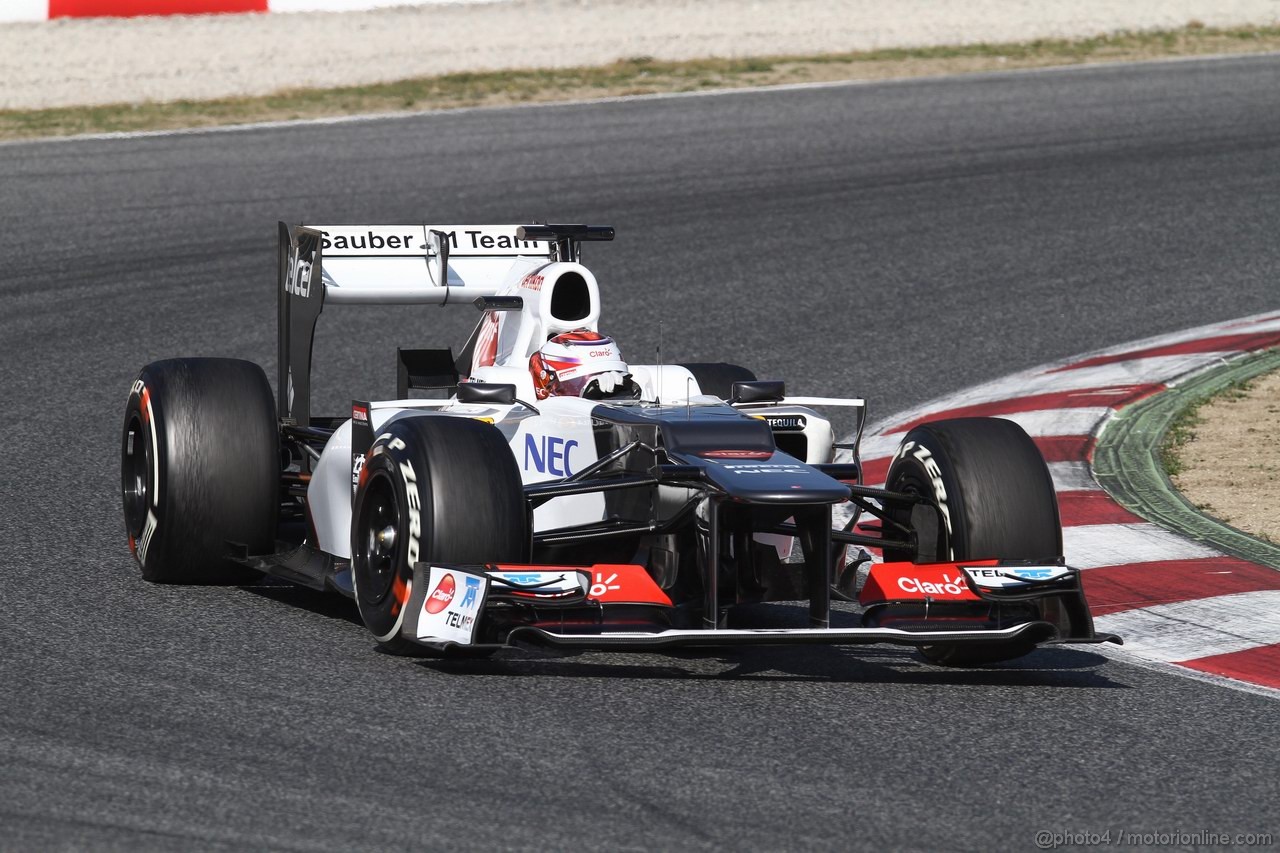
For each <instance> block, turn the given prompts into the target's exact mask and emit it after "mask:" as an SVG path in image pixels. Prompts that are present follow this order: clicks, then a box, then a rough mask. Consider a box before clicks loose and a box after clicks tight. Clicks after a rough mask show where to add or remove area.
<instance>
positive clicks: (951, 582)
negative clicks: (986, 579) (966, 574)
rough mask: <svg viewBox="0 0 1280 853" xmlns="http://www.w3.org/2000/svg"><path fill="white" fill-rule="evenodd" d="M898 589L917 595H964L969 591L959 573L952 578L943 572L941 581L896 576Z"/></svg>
mask: <svg viewBox="0 0 1280 853" xmlns="http://www.w3.org/2000/svg"><path fill="white" fill-rule="evenodd" d="M898 589H900V590H902V591H903V592H910V593H915V594H917V595H920V594H924V595H964V594H965V593H967V592H968V591H969V589H968V587H967V586H966V584H965V582H964V578H962V577H960V576H959V575H957V576H956V577H954V578H953V577H951V576H949V575H945V574H944V575H943V576H942V582H941V583H934V582H933V581H922V580H920V579H919V578H898Z"/></svg>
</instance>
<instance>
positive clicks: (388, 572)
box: [351, 415, 532, 655]
mask: <svg viewBox="0 0 1280 853" xmlns="http://www.w3.org/2000/svg"><path fill="white" fill-rule="evenodd" d="M531 542H532V539H531V532H530V519H529V513H528V507H527V505H526V503H525V499H524V487H523V485H522V484H521V480H520V471H519V469H518V468H517V466H516V462H515V457H514V456H512V454H511V448H510V447H508V446H507V442H506V439H504V438H503V437H502V433H501V432H499V431H498V430H497V429H496V428H495V427H493V426H491V425H489V424H485V423H481V422H480V421H475V420H471V419H470V418H458V417H450V416H447V415H428V416H418V417H406V418H401V419H399V420H396V421H393V422H392V423H391V424H390V425H388V426H387V427H385V428H384V429H382V430H381V432H380V435H379V436H378V439H377V441H375V442H374V444H373V447H372V448H370V450H369V453H368V455H367V457H366V459H365V463H364V467H363V469H362V470H361V473H360V482H359V486H358V488H357V491H356V499H355V506H354V507H353V509H352V515H351V575H352V579H353V581H354V583H355V592H356V603H357V605H358V606H359V608H360V618H361V619H362V620H363V621H364V624H365V626H366V627H368V628H369V630H370V631H371V632H372V633H373V635H374V637H375V638H376V639H377V641H378V643H379V644H380V645H381V646H382V648H383V649H385V650H387V651H389V652H392V653H395V654H413V655H423V654H429V652H428V650H426V649H425V648H424V647H422V646H419V645H417V644H416V643H413V642H411V641H409V640H405V639H403V638H402V637H401V636H400V627H401V625H402V624H403V622H404V616H405V608H406V605H407V604H408V601H409V595H410V593H411V592H412V584H413V565H414V563H415V562H420V563H458V564H464V565H465V564H473V565H474V564H484V563H527V562H528V561H529V553H530V549H531Z"/></svg>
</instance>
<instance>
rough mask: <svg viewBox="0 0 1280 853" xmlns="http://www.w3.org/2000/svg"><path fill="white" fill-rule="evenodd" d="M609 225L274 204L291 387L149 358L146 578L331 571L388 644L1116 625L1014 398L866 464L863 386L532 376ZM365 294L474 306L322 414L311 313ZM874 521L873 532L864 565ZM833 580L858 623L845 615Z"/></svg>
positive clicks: (140, 556) (1079, 630)
mask: <svg viewBox="0 0 1280 853" xmlns="http://www.w3.org/2000/svg"><path fill="white" fill-rule="evenodd" d="M613 236H614V233H613V229H612V228H608V227H596V226H583V225H526V226H514V225H512V226H473V227H468V226H429V225H427V226H424V225H412V226H319V227H290V226H288V225H286V224H284V223H281V225H280V255H279V280H278V285H277V292H278V300H279V311H278V324H279V364H278V368H279V374H278V383H277V389H278V392H279V393H278V395H275V396H273V394H272V391H271V387H270V385H269V384H268V381H267V378H266V375H265V374H264V372H263V370H262V369H261V368H260V367H258V366H257V365H255V364H252V363H250V362H246V361H238V360H232V359H213V358H184V359H173V360H167V361H159V362H155V363H152V364H149V365H147V366H146V367H144V368H143V369H142V371H141V373H140V374H139V376H138V378H137V380H136V381H135V382H134V384H133V387H132V389H131V391H130V394H129V398H128V403H127V406H126V411H125V419H124V430H123V440H122V486H123V497H124V516H125V526H126V529H127V532H128V536H129V546H130V549H131V550H132V553H133V554H134V556H135V558H136V559H137V561H138V563H139V565H140V566H141V567H142V574H143V577H145V578H146V579H148V580H152V581H157V582H162V583H234V582H243V581H245V580H246V579H250V578H252V577H254V576H255V575H256V573H266V574H268V575H273V576H277V577H280V578H285V579H288V580H290V581H293V582H296V583H298V584H302V585H304V586H308V587H313V588H315V589H322V590H323V589H329V590H335V591H337V592H338V593H340V594H342V595H345V596H348V597H350V598H352V599H354V600H355V602H356V604H357V606H358V607H359V612H360V616H361V618H362V620H363V622H364V624H365V625H366V626H368V628H369V630H370V631H371V632H372V633H373V635H374V637H375V638H376V639H377V642H378V643H380V644H381V645H382V646H384V647H385V648H387V649H388V650H391V651H395V652H402V653H419V654H485V653H488V652H491V651H493V650H496V649H499V648H501V647H503V646H509V645H533V646H543V647H560V648H577V649H583V648H627V649H663V648H670V647H677V646H722V645H731V644H778V643H897V644H903V645H910V646H917V647H919V648H920V649H921V650H922V652H923V653H924V654H925V655H926V656H927V657H928V658H929V659H931V660H934V661H937V662H941V663H954V664H972V663H981V662H987V661H995V660H1003V659H1008V658H1013V657H1017V656H1020V655H1022V654H1025V653H1027V652H1029V651H1030V650H1032V649H1033V648H1035V647H1036V646H1037V645H1040V644H1044V643H1065V642H1070V643H1080V642H1084V643H1092V642H1101V641H1105V640H1116V639H1117V638H1115V637H1111V636H1103V635H1097V634H1095V632H1094V630H1093V623H1092V620H1091V618H1090V615H1089V610H1088V607H1087V606H1086V604H1085V600H1084V596H1083V594H1082V592H1081V585H1080V577H1079V572H1077V571H1076V570H1075V569H1072V568H1070V567H1068V566H1066V565H1065V563H1064V561H1063V559H1062V533H1061V528H1060V525H1059V520H1058V509H1057V502H1056V498H1055V495H1054V490H1053V485H1052V482H1051V480H1050V477H1049V473H1048V470H1047V468H1046V466H1045V464H1044V461H1043V459H1042V457H1041V456H1040V454H1039V451H1038V450H1037V448H1036V446H1035V445H1034V444H1033V443H1032V441H1031V440H1030V439H1029V438H1028V437H1027V435H1026V434H1025V433H1024V432H1023V431H1022V430H1021V428H1019V427H1018V426H1017V425H1016V424H1014V423H1012V422H1010V421H1007V420H1000V419H987V418H973V419H962V420H948V421H938V422H934V423H927V424H925V425H923V426H919V427H917V428H915V429H913V430H912V431H911V432H910V433H908V434H907V435H906V437H905V440H904V441H903V443H902V445H901V447H900V449H899V451H898V453H897V456H896V457H895V459H894V461H893V463H892V465H891V467H890V469H889V473H888V476H887V479H886V483H885V486H884V487H883V488H871V487H869V486H867V485H865V484H863V483H862V478H861V471H860V466H859V461H858V452H857V443H858V442H857V437H855V439H854V440H853V441H852V442H850V443H849V444H847V445H846V444H840V443H838V442H837V441H836V438H835V436H834V434H833V429H832V426H831V421H830V420H829V419H828V418H827V417H824V416H823V415H822V414H821V412H823V411H828V412H830V411H832V409H831V407H845V408H846V409H848V410H851V411H852V412H853V413H854V414H856V416H857V423H858V424H859V426H858V436H860V435H861V424H862V423H863V422H864V413H865V408H864V406H863V401H861V400H847V399H832V398H813V397H789V396H787V394H786V392H785V388H784V385H783V383H782V382H780V381H761V380H758V379H756V377H755V376H753V375H752V374H751V373H750V372H749V371H747V370H745V369H743V368H741V367H736V366H733V365H727V364H683V365H677V364H666V365H652V364H651V365H634V364H633V365H622V370H625V375H621V376H616V377H614V378H615V379H616V380H619V381H616V382H611V383H610V385H611V387H610V388H609V389H608V391H607V392H606V391H602V390H601V389H600V388H599V387H594V388H588V389H586V390H585V391H584V392H583V393H582V394H581V395H579V394H568V393H562V394H555V393H550V394H548V393H547V390H546V389H545V388H542V387H539V386H538V385H537V384H536V383H535V376H534V374H532V373H531V372H530V361H531V359H533V358H534V357H535V356H536V355H538V353H539V352H540V351H541V350H542V349H543V347H544V346H545V345H546V344H547V342H548V341H549V340H551V339H554V338H557V336H563V335H565V334H566V333H579V334H585V335H587V337H586V338H585V339H587V340H599V335H598V334H597V335H596V336H595V337H592V336H591V335H589V334H587V333H598V320H599V317H600V291H599V287H598V284H597V282H596V278H595V276H594V275H592V273H591V271H590V270H589V269H587V267H585V266H583V265H582V263H581V248H582V245H583V244H584V243H586V242H589V241H601V240H611V239H613ZM350 304H378V305H393V304H437V305H459V306H466V307H469V306H475V307H476V308H478V309H479V310H480V312H481V316H480V321H479V323H478V325H477V327H476V330H475V332H474V333H473V334H472V336H471V338H470V340H469V341H468V342H467V344H466V345H465V347H464V348H463V349H462V351H461V353H460V354H459V355H457V356H455V355H454V353H453V352H452V351H451V350H449V349H426V350H423V349H413V350H406V349H401V350H399V351H398V393H397V399H395V400H387V401H367V400H357V401H354V402H353V403H352V406H351V411H350V412H349V413H344V414H343V415H341V416H339V417H321V416H317V415H314V414H313V413H312V411H311V351H312V342H313V337H314V331H315V324H316V321H317V320H318V318H319V316H320V313H321V309H322V308H324V307H325V306H326V305H350ZM471 310H475V309H474V308H472V309H471ZM616 355H617V354H616V352H613V353H611V355H610V357H611V358H612V357H614V356H616ZM424 394H425V395H426V396H423V395H424ZM838 452H839V453H840V458H842V459H843V460H844V461H836V460H837V453H838ZM846 519H847V520H846ZM864 548H866V549H873V550H875V551H877V552H878V553H879V554H880V555H882V557H883V561H875V562H872V563H870V568H869V571H868V570H867V565H868V564H867V562H865V561H863V560H862V559H861V558H865V557H867V556H868V555H867V553H866V552H864V551H862V549H864ZM851 553H852V554H855V555H856V556H855V557H854V558H853V559H849V558H848V556H847V555H849V554H851ZM860 564H861V567H862V572H861V575H860V573H859V571H858V569H859V565H860ZM860 578H865V579H864V580H861V579H860ZM833 597H834V598H837V599H841V600H846V601H857V602H858V603H859V604H860V605H861V607H860V609H859V610H856V611H855V612H860V617H859V618H860V624H856V626H854V627H836V628H833V627H831V622H830V615H831V602H832V599H833ZM775 601H807V602H808V625H807V626H800V627H789V628H783V627H742V626H741V624H740V623H741V622H742V619H741V618H735V619H734V620H733V627H729V625H730V622H729V621H728V619H727V616H728V615H729V614H730V612H732V611H735V610H736V611H737V612H738V613H742V612H744V611H745V612H746V613H748V615H749V614H750V613H752V612H758V611H759V610H760V608H742V607H739V605H747V604H756V603H760V602H775ZM766 610H767V608H766Z"/></svg>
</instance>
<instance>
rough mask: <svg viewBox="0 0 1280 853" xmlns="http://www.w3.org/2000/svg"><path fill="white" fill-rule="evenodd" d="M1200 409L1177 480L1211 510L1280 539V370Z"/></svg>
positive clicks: (1193, 500) (1244, 527) (1187, 493)
mask: <svg viewBox="0 0 1280 853" xmlns="http://www.w3.org/2000/svg"><path fill="white" fill-rule="evenodd" d="M1197 415H1198V417H1199V422H1198V423H1197V424H1195V425H1194V426H1193V427H1192V430H1193V431H1194V433H1195V436H1194V438H1193V439H1192V440H1191V441H1190V442H1188V443H1187V444H1186V445H1184V446H1183V447H1182V448H1181V451H1180V452H1179V458H1180V460H1181V462H1182V471H1181V473H1179V474H1178V475H1176V476H1175V477H1173V478H1172V479H1173V484H1174V485H1175V486H1176V487H1177V488H1178V490H1179V491H1180V492H1182V494H1183V495H1184V496H1185V497H1186V498H1187V500H1189V501H1191V503H1193V504H1195V505H1196V506H1197V507H1199V508H1200V509H1201V510H1203V511H1204V512H1206V513H1208V514H1209V515H1212V516H1214V517H1216V518H1219V519H1221V520H1222V521H1225V522H1226V523H1228V524H1230V525H1231V526H1232V527H1235V528H1238V529H1240V530H1243V531H1245V532H1246V533H1252V534H1253V535H1254V536H1261V537H1263V538H1265V539H1268V540H1269V541H1271V542H1276V543H1280V373H1271V374H1268V375H1266V376H1263V377H1260V378H1258V379H1255V380H1254V381H1253V382H1252V383H1251V384H1250V385H1249V387H1248V389H1247V390H1246V391H1245V392H1243V393H1239V392H1237V393H1230V394H1221V395H1219V396H1218V397H1215V398H1214V399H1213V400H1212V401H1210V402H1209V403H1207V404H1206V405H1204V406H1201V407H1200V409H1199V411H1198V412H1197Z"/></svg>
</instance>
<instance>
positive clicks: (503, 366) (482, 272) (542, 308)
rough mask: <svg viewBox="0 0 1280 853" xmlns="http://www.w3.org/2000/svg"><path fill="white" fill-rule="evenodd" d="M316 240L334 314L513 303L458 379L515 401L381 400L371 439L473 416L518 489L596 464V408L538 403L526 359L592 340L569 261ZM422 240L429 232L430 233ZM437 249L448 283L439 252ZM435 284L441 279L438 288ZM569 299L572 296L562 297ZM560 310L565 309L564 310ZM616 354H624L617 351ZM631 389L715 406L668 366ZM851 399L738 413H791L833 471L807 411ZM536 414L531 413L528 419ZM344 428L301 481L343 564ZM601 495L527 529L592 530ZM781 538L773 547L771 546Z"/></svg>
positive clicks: (508, 249)
mask: <svg viewBox="0 0 1280 853" xmlns="http://www.w3.org/2000/svg"><path fill="white" fill-rule="evenodd" d="M311 227H315V228H317V229H318V230H320V231H322V232H324V234H325V240H324V248H323V261H322V270H323V274H324V279H323V280H324V285H325V301H326V302H327V303H337V304H370V303H375V304H387V303H390V304H441V305H443V304H458V305H465V304H469V303H471V302H472V301H474V300H475V299H476V298H477V297H495V296H504V297H508V296H516V297H520V298H521V300H522V306H521V307H520V308H519V310H506V311H498V310H486V311H484V312H483V314H482V317H481V320H480V324H479V328H478V329H477V333H476V335H475V336H474V354H473V358H472V361H471V370H470V374H469V375H468V376H464V377H463V379H462V381H464V382H465V381H472V382H485V383H501V384H511V385H514V386H515V388H516V397H517V399H518V400H520V401H522V402H518V403H516V404H514V405H501V406H491V405H476V404H466V403H459V402H458V401H457V398H456V397H455V398H453V399H450V400H424V399H410V400H390V401H381V402H373V403H372V404H371V405H370V412H369V416H370V423H371V426H372V428H373V431H374V434H375V435H377V434H378V433H379V432H380V431H381V430H383V429H384V428H385V427H386V425H387V424H389V423H391V422H392V421H393V420H396V419H398V418H403V417H421V416H424V415H426V416H440V415H448V416H454V417H470V418H479V419H483V420H485V421H487V422H490V423H493V424H494V426H496V427H497V428H498V429H499V430H501V431H502V433H503V435H504V436H505V437H506V439H507V441H508V443H509V444H510V446H511V451H512V454H513V455H514V457H515V460H516V463H517V465H518V466H519V468H520V471H521V476H522V478H523V480H524V482H525V483H537V482H543V481H547V480H555V479H560V478H563V477H566V476H570V475H572V474H575V473H577V472H578V471H581V470H582V469H583V468H585V467H586V466H587V465H589V464H591V463H592V462H594V461H596V459H597V454H596V445H595V438H594V434H593V431H592V418H591V412H592V409H594V408H595V407H596V406H598V405H600V401H597V400H585V399H580V398H577V397H552V398H548V399H545V400H541V401H539V400H537V399H536V397H535V393H534V386H533V380H532V376H531V374H530V372H529V366H528V365H529V358H530V357H531V356H532V355H533V354H534V353H535V352H536V351H537V350H538V349H539V348H540V347H541V346H542V344H543V342H545V341H546V340H547V339H548V338H549V337H550V336H552V335H555V334H558V333H560V332H565V331H573V330H577V329H590V330H593V331H598V330H599V329H598V323H599V318H600V290H599V285H598V283H597V281H596V279H595V276H594V275H593V274H592V273H591V271H590V270H588V269H587V268H586V267H585V266H583V265H582V264H580V263H573V262H565V261H557V260H554V259H553V254H552V252H551V250H550V248H549V247H548V244H547V243H541V242H533V241H526V240H520V239H518V238H517V236H516V227H517V226H514V225H510V226H430V225H427V226H424V225H413V226H385V225H383V226H363V225H362V226H311ZM432 232H439V233H438V234H433V233H432ZM445 240H447V241H448V244H449V245H448V269H447V277H445V276H442V275H441V269H440V263H439V257H440V251H439V249H440V246H441V243H442V242H444V241H445ZM442 278H443V279H444V281H443V282H442ZM570 290H571V291H572V292H570ZM566 306H568V307H569V308H571V309H572V310H569V311H564V310H560V311H558V310H557V309H564V308H565V307H566ZM624 352H625V349H624ZM630 371H631V375H632V378H633V379H634V380H635V382H636V383H637V385H638V386H639V387H640V391H641V394H640V400H639V401H636V402H635V403H633V404H634V405H646V404H653V403H655V402H657V401H658V400H661V402H662V403H663V404H667V405H670V404H681V405H690V406H700V405H723V401H721V400H719V399H718V398H715V397H710V396H705V395H703V392H702V389H701V388H699V387H698V384H697V381H696V379H695V378H694V377H693V375H692V374H691V373H690V372H689V371H688V370H686V369H685V368H683V367H680V366H678V365H662V366H661V367H659V366H656V365H630ZM862 405H863V401H862V400H845V399H829V398H816V397H806V398H788V399H786V400H784V401H783V402H782V403H771V404H754V405H746V406H740V407H739V408H742V409H743V410H744V412H745V413H747V414H753V415H755V414H758V415H760V416H764V415H765V414H768V415H769V416H770V417H772V416H785V415H799V416H802V417H803V424H804V426H803V429H802V430H799V431H802V432H803V434H804V436H805V439H806V446H807V448H808V450H807V453H806V458H805V459H804V460H803V461H805V462H809V463H824V462H830V461H832V458H833V455H834V443H833V442H834V439H833V434H832V428H831V423H830V421H829V420H827V419H826V418H824V417H823V416H822V415H820V414H818V412H816V411H814V409H813V408H812V407H813V406H852V407H861V406H862ZM535 410H536V411H535ZM351 499H352V489H351V421H350V420H348V421H346V422H344V423H343V424H341V426H339V427H338V428H337V430H336V431H335V432H334V434H333V436H332V438H330V439H329V441H328V443H327V444H326V445H325V448H324V451H323V452H322V453H321V455H320V458H319V460H318V461H317V462H316V463H315V465H314V467H313V471H312V477H311V482H310V485H309V486H308V489H307V502H308V505H309V507H310V512H311V521H312V524H313V525H314V529H315V533H316V536H317V539H318V542H317V543H316V544H317V545H318V546H319V548H320V549H321V550H323V551H325V552H327V553H329V554H333V555H334V556H337V557H340V558H344V559H346V558H350V556H351V543H350V525H351ZM604 506H605V503H604V498H603V496H602V495H600V494H587V495H573V496H567V497H559V498H555V499H554V500H551V501H548V502H547V503H545V504H543V505H542V506H540V507H539V508H538V509H537V510H535V514H534V528H535V530H546V529H550V528H555V527H562V526H566V525H576V524H586V523H589V522H592V521H599V520H601V518H602V517H603V513H604ZM773 538H781V537H773Z"/></svg>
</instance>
